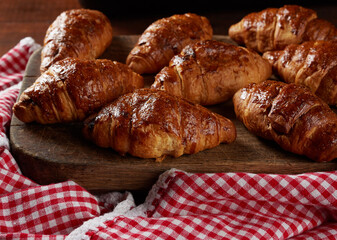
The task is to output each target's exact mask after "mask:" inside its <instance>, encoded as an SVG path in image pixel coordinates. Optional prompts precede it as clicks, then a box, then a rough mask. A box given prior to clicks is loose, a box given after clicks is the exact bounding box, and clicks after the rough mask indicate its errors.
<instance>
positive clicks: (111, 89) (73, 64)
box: [13, 58, 144, 124]
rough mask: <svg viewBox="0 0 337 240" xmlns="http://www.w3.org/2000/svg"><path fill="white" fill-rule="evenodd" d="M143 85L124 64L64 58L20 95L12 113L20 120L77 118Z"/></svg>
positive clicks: (85, 115) (50, 121)
mask: <svg viewBox="0 0 337 240" xmlns="http://www.w3.org/2000/svg"><path fill="white" fill-rule="evenodd" d="M143 85H144V81H143V77H142V76H140V75H138V74H137V73H135V72H133V71H132V70H131V69H130V68H129V67H128V66H126V65H125V64H122V63H119V62H113V61H110V60H99V59H98V60H80V59H74V58H65V59H63V60H60V61H58V62H57V63H55V64H53V65H52V66H51V67H50V68H49V69H48V70H47V71H46V72H44V73H43V74H42V75H41V76H40V77H39V78H38V79H37V80H36V81H35V82H34V83H33V85H32V86H30V87H29V88H27V89H26V90H25V91H24V92H23V93H22V94H21V96H20V98H19V100H18V102H17V103H15V104H14V107H13V112H14V114H15V115H16V116H17V118H19V119H20V120H21V121H23V122H33V121H36V122H39V123H42V124H49V123H57V122H72V121H80V120H83V119H84V118H85V117H87V116H88V115H89V114H91V113H93V112H94V111H97V110H99V109H100V108H101V107H102V106H103V105H105V104H107V103H109V102H111V101H112V100H114V99H116V98H117V97H119V96H120V95H122V94H124V93H128V92H131V91H133V90H134V89H136V88H140V87H143Z"/></svg>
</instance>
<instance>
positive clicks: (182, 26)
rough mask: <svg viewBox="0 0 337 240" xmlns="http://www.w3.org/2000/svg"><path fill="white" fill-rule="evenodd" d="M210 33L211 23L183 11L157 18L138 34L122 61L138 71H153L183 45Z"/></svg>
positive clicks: (209, 35) (208, 35)
mask: <svg viewBox="0 0 337 240" xmlns="http://www.w3.org/2000/svg"><path fill="white" fill-rule="evenodd" d="M212 35H213V29H212V26H211V25H210V22H209V20H208V19H207V18H205V17H203V16H199V15H196V14H193V13H186V14H182V15H178V14H176V15H173V16H171V17H168V18H162V19H159V20H157V21H155V22H154V23H152V24H151V25H150V26H149V27H148V28H147V29H146V30H145V31H144V33H143V34H142V35H141V36H140V38H139V40H138V43H137V44H136V46H135V47H134V48H133V49H132V50H131V52H130V53H129V55H128V57H127V59H126V64H127V65H129V67H130V68H131V69H133V70H134V71H135V72H137V73H139V74H143V73H157V72H159V71H160V70H161V69H162V68H163V67H164V66H167V64H168V63H169V61H170V59H171V58H172V57H173V56H174V55H176V54H178V53H179V52H180V51H181V50H182V49H183V48H184V47H185V46H186V45H187V44H190V43H192V42H195V41H198V40H205V39H211V38H212Z"/></svg>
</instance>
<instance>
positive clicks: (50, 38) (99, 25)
mask: <svg viewBox="0 0 337 240" xmlns="http://www.w3.org/2000/svg"><path fill="white" fill-rule="evenodd" d="M111 40H112V27H111V24H110V21H109V19H108V18H107V17H106V16H105V15H104V14H103V13H101V12H99V11H96V10H89V9H73V10H68V11H65V12H63V13H62V14H60V15H59V16H58V17H57V18H56V20H55V21H54V22H53V23H52V24H51V25H50V27H49V28H48V30H47V33H46V36H45V38H44V46H43V49H42V52H41V67H40V70H41V72H44V71H46V70H47V69H48V68H49V67H50V66H51V65H52V64H53V63H55V62H57V61H59V60H61V59H64V58H66V57H74V58H80V59H87V60H89V59H95V58H97V57H99V56H100V55H101V54H102V53H103V52H104V50H105V49H106V48H107V47H108V46H109V45H110V43H111Z"/></svg>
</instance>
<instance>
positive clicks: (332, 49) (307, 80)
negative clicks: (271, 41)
mask: <svg viewBox="0 0 337 240" xmlns="http://www.w3.org/2000/svg"><path fill="white" fill-rule="evenodd" d="M263 58H265V59H267V60H268V61H269V62H270V63H271V64H272V65H273V71H274V73H275V74H276V75H278V76H279V77H280V78H281V79H283V80H284V81H285V82H287V83H296V84H301V85H305V86H307V87H309V88H310V89H311V91H312V92H313V93H315V94H316V95H317V96H319V97H320V98H322V99H323V100H324V101H325V102H326V103H327V104H329V105H337V40H335V41H332V40H331V41H308V42H304V43H302V44H291V45H289V46H287V47H286V48H285V49H284V50H279V51H269V52H265V53H264V54H263Z"/></svg>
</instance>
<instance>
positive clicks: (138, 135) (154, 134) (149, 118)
mask: <svg viewBox="0 0 337 240" xmlns="http://www.w3.org/2000/svg"><path fill="white" fill-rule="evenodd" d="M83 133H84V136H85V137H86V138H88V139H91V140H92V141H93V142H95V143H96V144H97V145H98V146H101V147H111V148H113V149H114V150H116V151H117V152H119V153H120V154H122V155H124V154H125V153H130V154H131V155H133V156H136V157H141V158H157V159H160V158H162V157H163V156H166V155H170V156H174V157H179V156H181V155H182V154H193V153H197V152H199V151H202V150H205V149H209V148H213V147H215V146H217V145H219V144H220V143H230V142H233V141H234V140H235V138H236V129H235V126H234V124H233V123H232V122H231V121H230V120H229V119H227V118H225V117H223V116H221V115H218V114H216V113H213V112H211V111H210V110H208V109H206V108H204V107H202V106H200V105H194V104H191V103H189V102H187V101H185V100H183V99H181V98H178V97H175V96H172V95H170V94H168V93H166V92H164V91H156V90H152V89H148V88H143V89H137V90H135V91H134V92H133V93H129V94H125V95H123V96H121V97H119V98H118V99H117V100H116V101H114V102H113V103H111V104H109V105H107V106H106V107H104V108H103V109H102V110H101V111H100V113H98V114H97V115H96V114H94V115H92V116H90V117H89V118H88V119H87V120H86V121H85V122H84V128H83Z"/></svg>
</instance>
